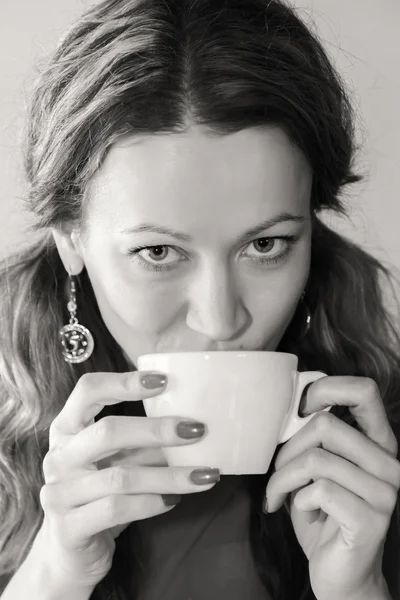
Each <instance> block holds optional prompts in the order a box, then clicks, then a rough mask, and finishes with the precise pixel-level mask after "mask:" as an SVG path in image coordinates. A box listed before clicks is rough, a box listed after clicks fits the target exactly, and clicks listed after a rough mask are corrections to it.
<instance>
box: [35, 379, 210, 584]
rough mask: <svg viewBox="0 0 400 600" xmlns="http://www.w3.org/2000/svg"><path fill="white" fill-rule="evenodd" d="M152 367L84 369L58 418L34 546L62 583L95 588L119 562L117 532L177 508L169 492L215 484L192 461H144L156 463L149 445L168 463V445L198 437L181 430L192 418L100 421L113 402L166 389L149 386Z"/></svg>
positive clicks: (46, 466)
mask: <svg viewBox="0 0 400 600" xmlns="http://www.w3.org/2000/svg"><path fill="white" fill-rule="evenodd" d="M145 374H146V372H145V371H142V372H140V371H133V372H127V373H87V374H85V375H83V376H82V377H81V378H80V379H79V380H78V382H77V384H76V386H75V388H74V390H73V391H72V393H71V395H70V397H69V398H68V400H67V402H66V404H65V406H64V408H63V409H62V410H61V412H60V413H59V414H58V415H57V417H56V418H55V419H54V421H53V422H52V424H51V426H50V431H49V451H48V453H47V454H46V456H45V458H44V461H43V473H44V477H45V482H46V483H45V485H44V486H43V487H42V489H41V491H40V502H41V505H42V508H43V511H44V519H43V523H42V526H41V529H40V531H39V533H38V535H37V537H36V539H35V542H34V547H35V548H36V549H37V551H38V552H39V555H40V556H42V557H43V556H45V557H46V563H47V565H46V566H47V568H48V569H49V571H50V572H51V574H52V576H53V577H56V578H58V580H57V581H60V583H61V582H66V584H68V583H70V582H71V581H73V582H74V585H79V586H82V587H85V588H86V587H87V588H94V587H95V586H96V585H97V583H99V582H100V581H101V580H102V579H103V578H104V577H105V575H106V574H107V572H108V571H109V569H110V568H111V564H112V558H113V554H114V551H115V541H114V540H115V538H116V537H117V535H118V534H119V533H120V532H121V531H122V530H123V529H125V528H126V527H127V526H128V525H129V523H131V522H132V521H137V520H140V519H147V518H149V517H152V516H154V515H158V514H160V513H163V512H167V511H169V510H171V509H172V508H173V506H166V505H165V504H164V502H163V499H162V497H161V494H171V493H172V494H188V493H193V492H200V491H205V490H209V489H210V488H212V487H213V486H214V485H215V482H213V483H209V482H208V483H206V484H203V485H197V484H194V483H192V482H191V480H190V478H189V476H190V473H191V472H192V470H193V468H191V467H167V466H161V467H154V466H143V463H144V464H147V465H149V464H154V460H153V461H152V460H150V461H149V459H148V457H147V463H146V450H148V452H150V453H151V452H153V457H154V456H155V457H156V458H157V456H158V460H156V464H161V465H165V464H166V462H165V459H164V461H163V460H161V461H160V455H161V456H162V454H161V450H160V447H162V446H181V445H185V444H192V443H195V442H196V441H198V439H199V437H195V438H191V439H184V438H181V437H179V436H178V434H177V432H176V426H177V425H178V423H179V422H181V421H185V420H190V419H185V417H160V418H151V417H126V416H107V417H104V418H102V419H100V420H99V421H97V422H96V423H95V422H94V417H95V416H96V415H97V414H98V413H99V412H100V411H101V410H102V409H103V407H104V406H105V405H110V404H117V403H119V402H122V401H138V400H142V399H144V398H148V397H153V396H156V395H157V394H159V393H161V392H162V391H163V390H164V387H165V386H164V387H160V388H156V389H147V388H145V387H143V386H142V385H141V380H140V378H141V376H143V375H145ZM119 452H122V454H123V458H122V459H121V460H120V462H118V460H117V461H114V462H112V460H111V463H110V462H108V464H112V466H109V467H107V468H102V469H101V468H99V464H101V462H102V461H103V464H104V462H105V463H106V464H107V460H108V461H109V459H112V455H115V454H116V453H119ZM124 452H125V453H124ZM127 453H129V456H128V460H127ZM157 453H158V454H157ZM117 456H118V454H117ZM104 459H105V461H104ZM96 462H98V464H95V463H96ZM195 468H196V467H195ZM198 468H199V467H198ZM200 468H201V467H200ZM214 471H215V470H214ZM217 472H218V471H217Z"/></svg>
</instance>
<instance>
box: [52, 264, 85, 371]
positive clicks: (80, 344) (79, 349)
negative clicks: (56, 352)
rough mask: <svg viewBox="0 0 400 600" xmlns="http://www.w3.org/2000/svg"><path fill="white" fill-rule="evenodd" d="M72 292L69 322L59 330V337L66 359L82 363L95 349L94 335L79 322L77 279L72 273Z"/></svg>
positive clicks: (69, 304) (68, 305) (70, 361)
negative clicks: (77, 313)
mask: <svg viewBox="0 0 400 600" xmlns="http://www.w3.org/2000/svg"><path fill="white" fill-rule="evenodd" d="M70 282H71V292H70V300H69V302H68V304H67V308H68V311H69V313H70V319H69V324H68V325H64V327H62V328H61V329H60V330H59V339H60V342H61V347H62V354H63V357H64V360H65V361H66V362H69V363H81V362H84V361H85V360H87V359H88V358H89V357H90V356H91V354H92V352H93V349H94V340H93V336H92V334H91V333H90V331H89V329H87V328H86V327H84V326H83V325H81V324H80V323H79V322H78V319H77V317H76V310H77V303H76V290H75V281H74V280H73V279H72V275H70Z"/></svg>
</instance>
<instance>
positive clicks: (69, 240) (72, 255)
mask: <svg viewBox="0 0 400 600" xmlns="http://www.w3.org/2000/svg"><path fill="white" fill-rule="evenodd" d="M51 232H52V234H53V238H54V241H55V243H56V246H57V250H58V253H59V255H60V258H61V261H62V263H63V265H64V268H65V270H66V271H67V273H69V274H70V275H78V274H79V273H80V272H81V271H82V269H83V267H84V266H85V265H84V262H83V258H82V249H81V245H80V243H79V242H80V238H79V232H78V230H77V229H76V227H75V228H74V226H73V224H72V223H65V224H63V225H62V226H61V227H51Z"/></svg>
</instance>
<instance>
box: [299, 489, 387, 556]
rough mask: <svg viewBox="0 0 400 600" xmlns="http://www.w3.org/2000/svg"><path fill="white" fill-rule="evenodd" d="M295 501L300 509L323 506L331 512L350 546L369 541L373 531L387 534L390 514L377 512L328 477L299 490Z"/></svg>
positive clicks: (307, 509)
mask: <svg viewBox="0 0 400 600" xmlns="http://www.w3.org/2000/svg"><path fill="white" fill-rule="evenodd" d="M294 505H295V507H296V508H297V510H299V511H311V510H317V509H321V510H322V511H324V512H325V513H326V514H327V515H329V516H331V517H332V518H333V519H334V520H335V521H336V522H337V523H338V525H339V527H340V528H341V533H342V536H343V538H344V540H345V542H346V543H347V544H348V546H349V547H352V546H354V544H355V543H357V545H360V543H362V542H363V541H365V542H366V541H367V540H369V539H370V538H371V535H373V536H375V537H376V536H377V535H379V537H382V535H386V532H387V529H388V527H389V523H390V519H388V518H387V516H383V515H380V514H379V513H376V512H375V511H374V510H373V509H372V507H371V506H370V505H369V504H368V503H367V502H365V501H364V500H362V499H361V498H359V497H358V496H355V495H354V494H353V493H352V492H350V491H349V490H346V489H345V488H343V487H342V486H340V485H339V484H337V483H335V482H334V481H330V480H329V479H319V480H318V481H316V482H315V483H313V484H311V485H309V486H307V487H305V488H303V489H302V490H300V491H299V492H297V494H296V496H295V498H294Z"/></svg>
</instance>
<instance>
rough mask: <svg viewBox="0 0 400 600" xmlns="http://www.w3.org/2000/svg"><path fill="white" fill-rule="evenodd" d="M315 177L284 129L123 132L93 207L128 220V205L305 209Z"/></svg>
mask: <svg viewBox="0 0 400 600" xmlns="http://www.w3.org/2000/svg"><path fill="white" fill-rule="evenodd" d="M311 180H312V173H311V169H310V167H309V164H308V163H307V161H306V159H305V157H304V155H303V154H302V153H301V152H300V151H299V150H298V149H297V148H296V147H295V146H293V145H292V144H291V143H290V141H289V139H288V138H287V136H286V135H285V133H284V132H282V131H281V130H280V129H276V128H265V127H264V128H261V127H259V128H249V129H244V130H241V131H239V132H236V133H233V134H229V135H224V136H220V137H216V136H212V135H210V134H207V133H206V132H204V131H202V130H201V128H198V127H196V128H192V129H190V130H189V131H188V132H186V133H184V134H183V133H182V134H176V133H173V134H163V135H152V136H141V137H139V136H132V135H130V136H123V137H121V138H120V139H119V140H118V141H117V142H115V143H114V144H113V145H112V147H111V148H110V150H109V152H108V154H107V156H106V158H105V160H104V162H103V164H102V166H101V168H100V169H99V171H98V172H97V173H96V174H95V176H94V177H93V180H92V182H91V185H90V192H91V193H90V196H91V202H90V205H89V212H90V211H94V212H95V213H97V214H99V213H102V214H108V215H109V216H111V217H112V219H113V220H118V221H120V222H121V223H123V222H124V221H125V220H126V219H127V218H129V216H128V215H127V211H128V212H132V218H133V217H134V216H135V214H136V213H137V212H139V213H140V216H141V217H142V216H145V215H144V214H143V213H146V211H147V213H149V212H150V213H151V214H152V215H153V214H155V210H154V208H155V206H157V210H159V211H161V213H162V214H165V216H166V218H168V211H174V210H175V209H176V210H178V209H179V211H181V212H182V211H184V210H185V207H186V209H187V210H189V211H193V212H197V213H199V212H202V210H203V211H204V210H205V211H207V209H208V208H209V209H210V210H211V212H215V211H216V210H218V207H219V206H221V207H226V206H229V207H230V209H231V210H232V211H233V210H236V211H239V213H243V211H244V213H243V214H245V212H246V211H247V212H248V211H249V208H250V207H251V209H252V211H253V212H255V213H257V212H258V207H261V205H262V206H264V213H263V217H264V218H265V216H266V214H265V203H266V202H267V203H268V202H269V203H270V205H271V209H273V208H275V207H277V208H280V209H286V208H287V209H289V208H293V206H294V205H296V206H298V207H299V208H302V206H301V203H304V202H305V201H308V200H309V192H310V189H311ZM111 213H112V214H111ZM147 213H146V214H147ZM162 214H160V215H159V218H162ZM254 216H256V215H254Z"/></svg>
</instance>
